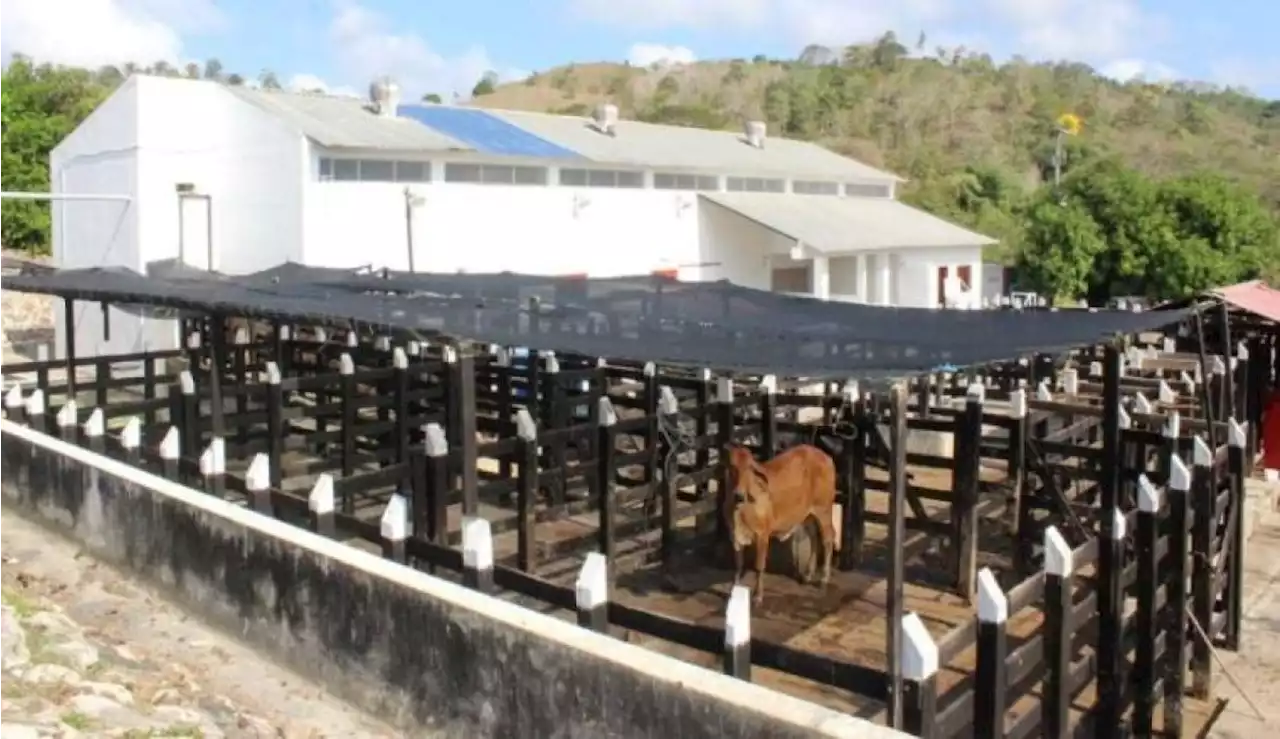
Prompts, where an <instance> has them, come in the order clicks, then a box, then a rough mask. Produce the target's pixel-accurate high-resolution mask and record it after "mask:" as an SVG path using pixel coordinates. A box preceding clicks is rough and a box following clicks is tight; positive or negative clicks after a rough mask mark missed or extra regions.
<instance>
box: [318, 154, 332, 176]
mask: <svg viewBox="0 0 1280 739" xmlns="http://www.w3.org/2000/svg"><path fill="white" fill-rule="evenodd" d="M320 176H321V177H332V176H333V160H332V159H329V158H328V157H322V158H321V159H320Z"/></svg>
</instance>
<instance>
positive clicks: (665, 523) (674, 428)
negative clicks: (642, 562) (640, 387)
mask: <svg viewBox="0 0 1280 739" xmlns="http://www.w3.org/2000/svg"><path fill="white" fill-rule="evenodd" d="M679 413H680V401H679V400H677V399H676V393H675V391H674V390H672V389H671V388H670V387H668V386H666V385H663V386H662V387H661V388H659V390H658V414H659V415H660V416H661V417H660V418H659V419H658V424H659V427H661V428H663V429H669V430H670V431H669V432H664V437H665V446H664V445H663V444H660V443H659V437H658V436H654V438H653V441H652V443H653V445H654V447H655V451H658V449H660V450H661V452H660V453H661V454H662V455H663V456H662V458H661V459H659V460H658V464H660V465H661V466H662V488H661V490H659V491H658V494H659V495H660V496H661V498H662V521H661V525H662V534H661V536H662V540H661V548H662V552H661V556H662V567H663V570H664V571H665V570H666V569H667V568H668V567H670V566H671V563H672V562H673V561H674V559H675V552H676V478H678V477H679V476H680V449H679V448H678V445H679V444H680V443H681V442H680V440H679V439H678V438H676V437H679V435H680V417H679V415H678V414H679ZM652 484H654V485H657V484H658V482H657V480H656V479H655V480H654V481H653V483H652Z"/></svg>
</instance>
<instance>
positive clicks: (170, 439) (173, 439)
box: [160, 426, 182, 461]
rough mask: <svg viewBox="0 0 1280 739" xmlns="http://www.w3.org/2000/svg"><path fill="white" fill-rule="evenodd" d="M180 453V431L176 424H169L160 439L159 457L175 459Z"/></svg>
mask: <svg viewBox="0 0 1280 739" xmlns="http://www.w3.org/2000/svg"><path fill="white" fill-rule="evenodd" d="M181 454H182V433H181V432H180V431H178V427H177V426H170V427H169V430H168V431H166V432H164V438H163V439H161V440H160V458H161V459H166V460H170V461H172V460H175V459H177V458H178V457H179V456H180V455H181Z"/></svg>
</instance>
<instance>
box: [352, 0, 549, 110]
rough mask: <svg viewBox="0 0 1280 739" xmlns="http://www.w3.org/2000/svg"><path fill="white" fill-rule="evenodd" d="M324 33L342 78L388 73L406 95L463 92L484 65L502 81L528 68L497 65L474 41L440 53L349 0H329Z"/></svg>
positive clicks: (361, 81)
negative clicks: (331, 2) (455, 51)
mask: <svg viewBox="0 0 1280 739" xmlns="http://www.w3.org/2000/svg"><path fill="white" fill-rule="evenodd" d="M329 36H330V39H331V40H332V41H333V46H334V49H335V53H336V56H337V61H338V63H339V64H340V66H341V68H342V69H343V70H344V74H343V75H342V81H343V82H344V83H346V84H349V85H352V86H358V87H362V86H363V85H367V84H368V83H369V81H371V80H373V79H375V78H377V77H380V76H382V75H390V76H391V77H392V78H394V79H395V80H396V81H397V82H398V83H399V84H400V87H401V89H402V90H404V94H405V98H406V99H408V100H414V99H417V98H418V97H419V96H421V95H423V94H426V93H431V92H434V93H438V94H440V95H441V96H442V97H444V98H445V99H446V100H447V99H448V98H449V97H450V94H451V93H458V94H460V95H464V96H465V95H469V94H470V93H471V88H472V87H474V86H475V84H476V82H478V81H479V80H480V78H481V76H483V75H484V73H485V72H487V71H490V70H492V71H495V72H497V74H498V77H499V79H501V80H503V81H507V80H513V79H520V78H521V77H527V76H528V74H529V73H528V72H527V71H524V70H520V69H513V68H502V67H499V66H498V65H496V64H495V63H494V61H493V60H492V59H491V58H490V57H489V54H488V53H487V52H486V51H485V50H484V48H483V47H480V46H473V47H471V48H470V49H468V50H467V51H466V52H464V53H463V54H462V55H460V56H456V57H445V56H443V55H441V54H440V53H439V52H437V51H435V50H433V49H432V48H431V46H430V45H429V44H428V43H427V41H426V40H425V39H423V38H422V37H421V36H419V35H418V34H416V33H413V32H410V31H401V32H397V31H396V30H394V29H392V28H391V25H390V23H389V22H388V20H387V19H386V18H385V17H383V16H382V15H381V14H379V13H377V12H375V11H373V10H370V9H369V8H367V7H365V6H363V5H361V4H359V3H357V2H354V1H353V0H336V1H335V2H334V15H333V20H332V22H331V23H330V25H329Z"/></svg>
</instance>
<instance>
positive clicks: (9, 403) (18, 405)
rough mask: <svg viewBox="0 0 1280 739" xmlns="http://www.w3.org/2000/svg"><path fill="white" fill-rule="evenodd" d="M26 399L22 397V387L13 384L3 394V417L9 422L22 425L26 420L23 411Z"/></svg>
mask: <svg viewBox="0 0 1280 739" xmlns="http://www.w3.org/2000/svg"><path fill="white" fill-rule="evenodd" d="M26 403H27V401H26V399H25V398H23V397H22V385H19V384H17V383H15V384H14V385H13V386H12V387H10V388H9V390H8V392H6V393H5V394H4V415H5V417H6V418H8V419H9V420H10V421H15V422H17V423H22V422H23V421H25V420H26V418H25V415H26V414H24V413H23V411H24V410H25V409H26Z"/></svg>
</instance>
